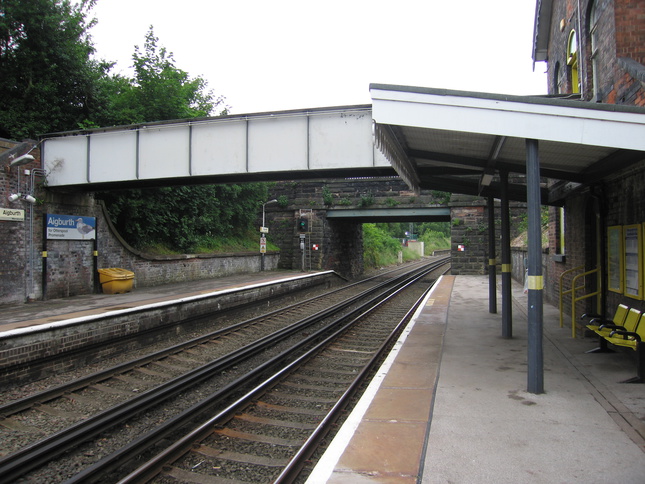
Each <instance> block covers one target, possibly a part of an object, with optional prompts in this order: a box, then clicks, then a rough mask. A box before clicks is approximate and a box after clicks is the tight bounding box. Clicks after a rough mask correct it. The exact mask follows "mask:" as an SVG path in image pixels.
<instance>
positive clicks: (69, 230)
mask: <svg viewBox="0 0 645 484" xmlns="http://www.w3.org/2000/svg"><path fill="white" fill-rule="evenodd" d="M47 238H48V239H65V240H93V239H95V238H96V218H95V217H80V216H78V215H54V214H51V213H48V214H47Z"/></svg>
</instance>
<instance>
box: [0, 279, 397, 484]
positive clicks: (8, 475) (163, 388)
mask: <svg viewBox="0 0 645 484" xmlns="http://www.w3.org/2000/svg"><path fill="white" fill-rule="evenodd" d="M402 277H403V276H400V277H397V278H395V281H398V280H400V279H401V278H402ZM389 282H390V283H391V282H392V281H389ZM385 285H387V282H384V283H381V284H378V285H377V286H375V287H374V288H371V289H368V290H366V291H363V292H361V293H360V294H358V295H355V296H353V297H351V298H349V299H348V300H346V301H344V302H342V303H340V304H338V305H335V306H332V307H330V308H327V309H325V310H322V311H319V312H317V313H315V314H314V315H311V316H309V317H307V318H304V319H303V320H301V321H298V322H296V323H294V324H293V325H291V326H289V327H287V328H284V329H282V330H279V331H277V332H275V333H273V334H271V335H268V336H266V337H264V338H261V339H260V340H258V341H256V342H254V343H252V344H251V345H248V346H246V347H244V348H241V349H239V350H236V351H234V352H233V353H230V354H229V355H227V356H225V357H222V358H219V359H217V360H214V361H213V362H210V363H208V364H206V365H203V366H202V367H199V368H197V369H196V370H193V371H191V372H189V373H187V374H185V375H181V376H179V377H177V378H175V379H173V380H170V381H168V382H166V383H165V384H162V385H160V386H158V387H156V388H153V389H151V390H149V391H147V392H145V393H142V394H141V395H138V396H137V397H135V398H133V399H131V400H129V401H127V402H124V403H122V404H120V405H116V406H114V407H111V408H109V409H107V410H105V411H103V412H101V413H99V414H97V415H95V416H94V417H92V418H90V419H87V420H85V421H82V422H79V423H77V424H75V425H72V426H71V427H69V428H67V429H63V430H62V431H60V432H57V433H55V434H53V435H52V436H50V437H47V438H45V439H43V440H40V441H38V442H35V443H34V444H32V445H30V446H27V447H25V448H23V449H21V450H19V451H17V452H14V453H12V454H9V455H7V456H5V457H3V458H0V475H2V476H3V478H5V479H9V480H12V479H17V478H19V477H21V476H23V475H25V474H26V473H28V472H30V471H32V470H34V469H36V468H38V467H40V466H42V465H43V464H45V463H46V462H48V461H50V460H52V459H53V458H55V457H57V456H59V455H61V454H63V453H65V452H67V451H69V450H70V449H72V448H74V447H76V446H77V445H78V444H79V442H82V441H86V440H88V439H89V438H91V437H94V436H96V435H98V434H100V433H101V432H104V431H106V430H108V429H109V428H111V427H114V426H115V425H117V424H119V423H122V422H123V421H125V420H127V419H128V418H131V417H132V416H134V415H136V414H139V413H141V412H143V411H145V410H147V409H149V408H151V407H153V406H155V405H158V404H159V403H161V402H163V401H164V400H166V399H168V398H170V397H172V396H174V395H176V394H178V393H180V392H181V391H184V390H185V389H187V388H189V387H190V386H193V385H195V384H197V383H199V382H201V381H204V380H205V379H207V378H209V377H210V376H211V374H212V373H213V372H217V371H222V370H224V369H226V368H229V367H230V366H233V365H235V364H237V363H239V362H240V361H241V359H248V358H250V357H252V356H254V355H255V354H257V353H259V352H261V351H263V350H264V349H265V348H267V347H270V346H272V345H274V344H275V343H276V342H277V341H280V340H281V339H284V338H287V337H289V336H291V335H292V334H294V333H296V332H298V331H301V330H302V329H303V328H306V327H307V326H310V325H312V324H315V323H316V322H317V321H319V320H320V319H323V318H326V317H330V316H332V315H333V314H335V313H337V312H339V311H341V310H343V309H344V308H346V307H348V306H350V305H352V304H354V303H356V301H357V300H359V299H361V298H364V297H366V295H367V294H368V293H370V292H375V291H378V290H380V289H381V288H383V286H385ZM237 384H238V385H239V383H237Z"/></svg>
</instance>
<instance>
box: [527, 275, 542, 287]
mask: <svg viewBox="0 0 645 484" xmlns="http://www.w3.org/2000/svg"><path fill="white" fill-rule="evenodd" d="M529 289H532V290H533V291H541V290H542V289H544V276H529Z"/></svg>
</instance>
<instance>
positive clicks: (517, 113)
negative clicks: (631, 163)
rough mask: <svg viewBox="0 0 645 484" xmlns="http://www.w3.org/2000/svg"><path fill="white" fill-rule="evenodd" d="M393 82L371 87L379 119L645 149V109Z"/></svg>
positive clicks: (497, 133) (448, 129)
mask: <svg viewBox="0 0 645 484" xmlns="http://www.w3.org/2000/svg"><path fill="white" fill-rule="evenodd" d="M393 87H394V89H388V87H387V86H379V85H372V86H371V87H370V92H371V96H372V116H373V118H374V121H375V122H376V123H379V124H390V125H399V126H414V127H418V128H428V129H439V130H446V131H456V132H463V133H479V134H488V135H494V136H510V137H516V138H523V139H538V140H545V141H553V142H562V143H574V144H582V145H589V146H604V147H610V148H621V149H628V150H639V151H645V115H644V113H645V110H638V111H637V110H627V109H625V110H621V109H605V108H602V109H598V108H596V107H589V104H588V103H582V102H575V101H570V102H569V103H566V102H565V101H562V100H554V99H539V98H528V97H522V96H503V95H485V94H484V95H479V94H475V93H464V92H461V91H447V90H439V89H421V88H419V89H415V88H409V89H410V90H403V88H399V87H398V86H393ZM614 108H615V106H614Z"/></svg>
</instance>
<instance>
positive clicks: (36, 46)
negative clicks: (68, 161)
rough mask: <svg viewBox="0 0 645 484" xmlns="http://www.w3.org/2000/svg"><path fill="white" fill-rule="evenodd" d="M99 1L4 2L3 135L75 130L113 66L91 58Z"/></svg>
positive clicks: (0, 25)
mask: <svg viewBox="0 0 645 484" xmlns="http://www.w3.org/2000/svg"><path fill="white" fill-rule="evenodd" d="M94 3H95V0H82V1H81V2H79V3H75V4H73V3H71V2H70V1H68V0H0V106H2V108H1V109H0V136H3V137H6V138H10V139H16V140H18V139H23V138H28V137H29V138H34V137H35V136H36V135H38V134H42V133H46V132H52V131H64V130H69V129H76V128H77V127H78V123H80V122H82V121H83V120H84V119H86V118H88V117H90V116H91V111H92V109H93V107H94V106H95V103H96V101H97V99H96V95H97V94H98V93H97V91H96V89H95V87H96V82H97V80H98V79H101V78H103V77H104V76H105V75H106V74H107V72H108V71H109V69H110V68H111V64H109V63H107V62H104V61H96V60H93V59H92V58H91V56H92V54H93V53H94V47H93V45H92V43H91V39H90V37H89V34H88V30H89V29H90V28H91V26H92V25H93V23H94V21H93V20H89V21H88V18H87V16H88V13H89V11H90V10H91V8H92V7H93V5H94Z"/></svg>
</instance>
